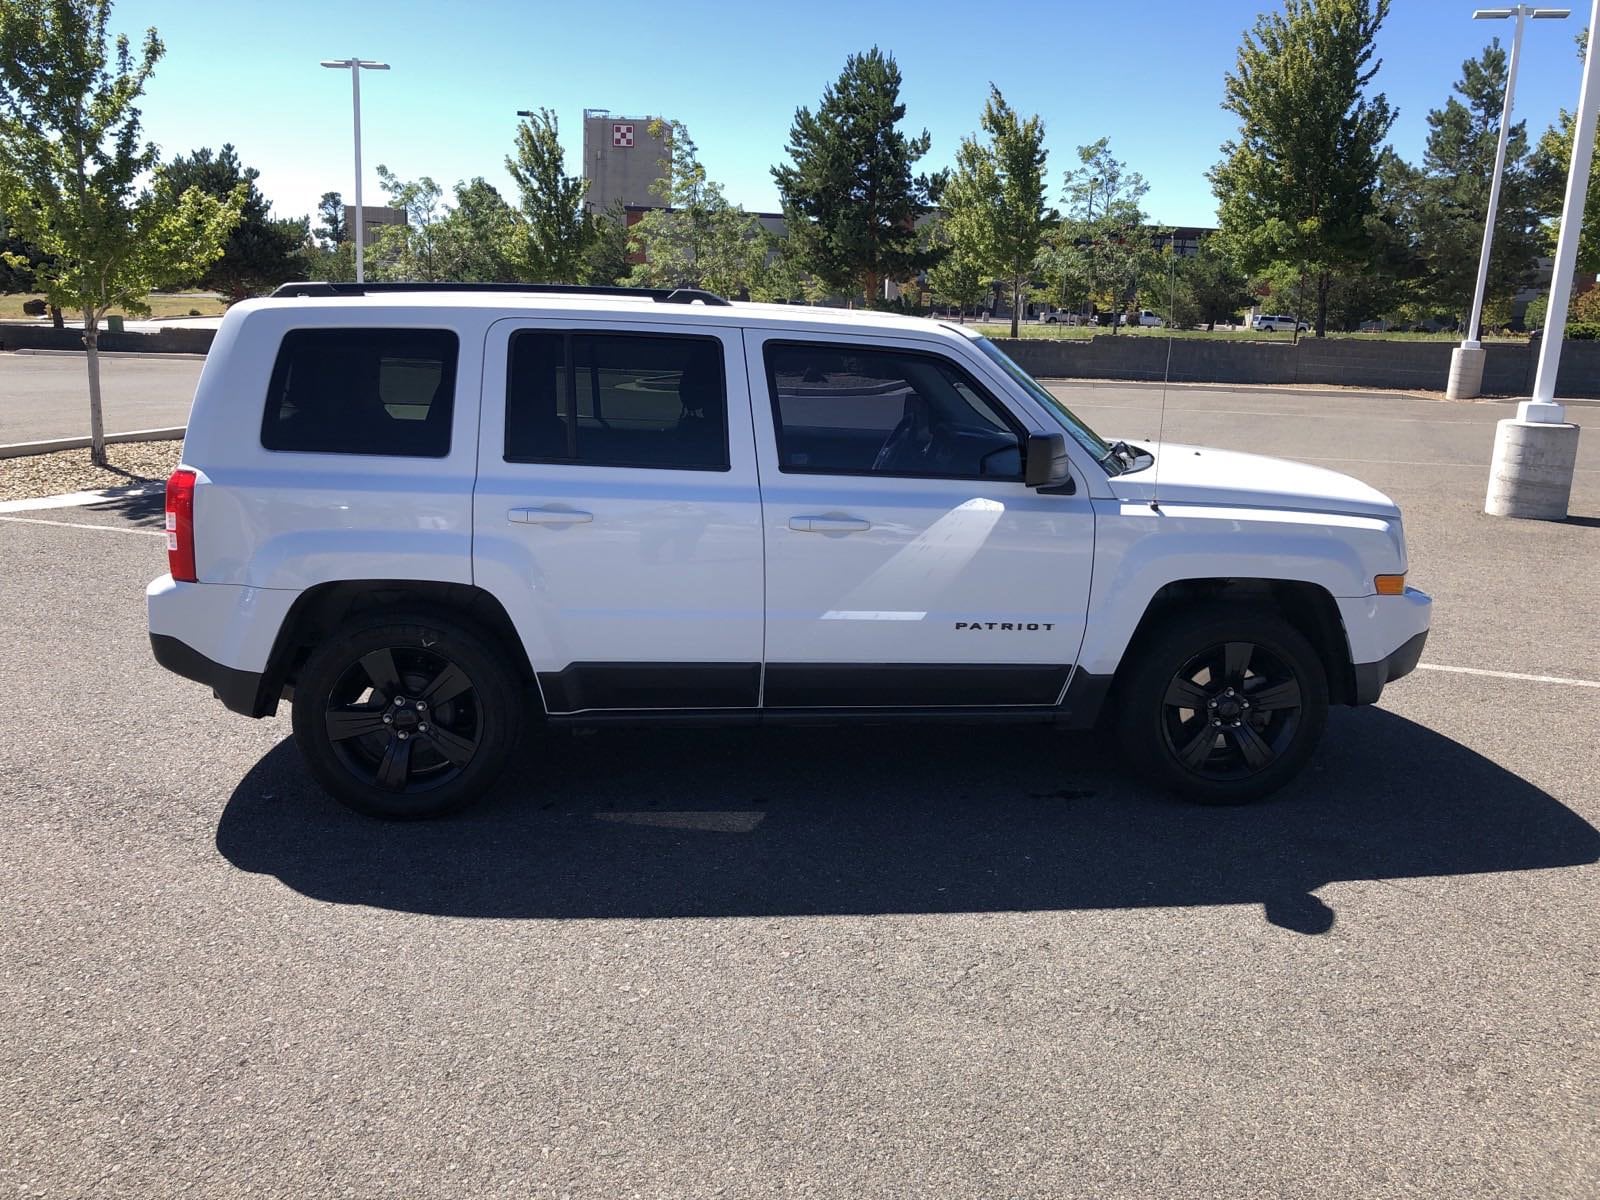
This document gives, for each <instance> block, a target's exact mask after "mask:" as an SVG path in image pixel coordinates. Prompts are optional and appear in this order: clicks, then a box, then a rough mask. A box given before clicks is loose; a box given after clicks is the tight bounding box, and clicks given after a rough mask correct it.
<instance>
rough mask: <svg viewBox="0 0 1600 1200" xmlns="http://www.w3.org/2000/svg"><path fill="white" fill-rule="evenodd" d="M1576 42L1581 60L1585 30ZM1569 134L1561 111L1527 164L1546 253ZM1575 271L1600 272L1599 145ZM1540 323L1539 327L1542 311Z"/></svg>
mask: <svg viewBox="0 0 1600 1200" xmlns="http://www.w3.org/2000/svg"><path fill="white" fill-rule="evenodd" d="M1577 42H1578V57H1579V58H1582V57H1583V56H1584V54H1585V53H1587V51H1588V48H1589V33H1588V30H1585V31H1584V32H1582V33H1580V34H1579V35H1578V38H1577ZM1572 135H1573V114H1572V113H1570V112H1568V111H1567V110H1566V109H1562V110H1561V115H1560V117H1559V118H1558V119H1557V120H1556V123H1555V124H1554V125H1552V126H1550V128H1548V129H1546V130H1545V131H1544V133H1543V134H1542V135H1541V136H1540V138H1539V144H1538V145H1537V146H1536V147H1535V148H1534V151H1533V154H1532V156H1531V157H1530V159H1529V163H1528V167H1529V180H1530V187H1531V189H1532V192H1533V203H1534V205H1535V207H1536V208H1538V209H1539V211H1540V212H1541V213H1543V214H1545V215H1547V216H1549V217H1550V218H1552V220H1551V222H1550V224H1549V225H1548V226H1547V227H1546V228H1545V231H1544V235H1545V250H1546V253H1548V254H1552V255H1553V254H1554V253H1555V242H1556V235H1557V233H1558V232H1559V228H1558V225H1559V222H1560V218H1561V202H1562V200H1563V199H1564V198H1565V196H1566V192H1567V172H1568V171H1569V170H1570V169H1571V167H1572ZM1578 271H1579V273H1581V274H1585V275H1587V274H1590V273H1593V272H1600V144H1597V145H1596V147H1595V155H1594V158H1593V160H1592V161H1591V162H1590V164H1589V186H1588V189H1587V190H1586V192H1585V195H1584V204H1583V225H1582V226H1581V227H1580V229H1579V231H1578ZM1539 322H1540V327H1542V326H1543V323H1544V316H1543V313H1542V312H1541V314H1540V318H1539ZM1524 324H1528V327H1529V328H1530V329H1531V328H1533V327H1534V326H1533V325H1532V324H1530V323H1529V322H1528V321H1527V319H1526V318H1524Z"/></svg>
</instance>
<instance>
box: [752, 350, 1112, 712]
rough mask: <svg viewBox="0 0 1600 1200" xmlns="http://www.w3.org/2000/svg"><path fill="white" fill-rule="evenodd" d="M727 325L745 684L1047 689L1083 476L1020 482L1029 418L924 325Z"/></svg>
mask: <svg viewBox="0 0 1600 1200" xmlns="http://www.w3.org/2000/svg"><path fill="white" fill-rule="evenodd" d="M745 338H746V346H747V355H746V357H747V360H748V363H749V368H750V373H751V374H750V387H751V392H752V397H753V409H754V413H755V429H756V447H757V454H758V457H759V461H760V469H761V503H762V520H763V523H764V526H765V530H766V593H767V594H766V673H765V682H764V685H763V704H764V705H765V706H767V707H768V708H817V707H825V708H831V707H841V708H860V707H903V706H907V707H918V708H921V707H940V706H956V707H969V706H972V707H988V706H1031V705H1051V704H1055V703H1057V702H1058V701H1059V700H1060V698H1061V696H1062V694H1063V691H1064V687H1065V684H1066V680H1067V677H1068V675H1069V674H1070V672H1071V669H1072V666H1073V664H1074V663H1075V661H1076V660H1077V656H1078V650H1079V648H1080V646H1081V643H1082V640H1083V631H1084V621H1085V610H1086V608H1087V603H1088V595H1089V581H1090V571H1091V567H1092V561H1093V551H1094V516H1093V512H1092V510H1091V508H1090V504H1089V498H1088V496H1087V494H1086V489H1085V488H1084V487H1083V486H1082V481H1079V484H1078V486H1077V488H1076V490H1075V492H1074V493H1073V494H1067V493H1066V492H1065V491H1064V490H1058V491H1057V492H1056V493H1054V494H1043V493H1041V492H1040V491H1036V490H1034V489H1032V488H1030V487H1028V486H1027V485H1026V484H1025V483H1024V482H1023V478H1024V462H1023V455H1024V452H1025V447H1026V438H1027V434H1028V432H1030V428H1031V427H1030V424H1029V422H1028V421H1027V420H1026V419H1024V418H1023V417H1021V416H1019V415H1018V414H1017V413H1016V412H1013V411H1012V410H1011V409H1010V408H1009V407H1008V406H1007V405H1006V404H1005V403H1004V402H1003V401H1002V400H1001V399H999V398H998V394H999V392H1000V391H1001V389H998V388H994V387H992V386H988V385H985V384H983V383H981V382H979V378H978V376H979V374H980V373H981V368H978V367H977V365H976V364H973V363H967V364H963V363H962V362H960V361H957V359H956V358H954V357H952V356H950V355H949V354H948V353H945V352H944V351H943V350H942V349H941V348H939V346H938V344H937V343H934V344H931V345H930V344H929V343H918V342H915V341H911V340H909V339H906V340H898V341H897V340H894V339H883V340H875V339H871V338H867V337H855V336H852V337H849V338H838V337H830V336H825V335H808V336H801V335H797V334H768V333H762V332H759V331H755V330H747V331H746V334H745ZM1035 431H1036V432H1049V431H1048V430H1046V429H1044V428H1043V427H1042V426H1041V427H1039V428H1038V429H1037V430H1035Z"/></svg>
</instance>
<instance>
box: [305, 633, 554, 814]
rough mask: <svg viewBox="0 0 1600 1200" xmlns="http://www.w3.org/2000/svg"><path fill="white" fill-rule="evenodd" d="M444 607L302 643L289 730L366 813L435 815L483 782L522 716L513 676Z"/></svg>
mask: <svg viewBox="0 0 1600 1200" xmlns="http://www.w3.org/2000/svg"><path fill="white" fill-rule="evenodd" d="M510 661H511V660H510V656H509V655H508V654H507V653H506V651H505V650H504V649H503V648H502V647H501V646H500V644H499V643H498V642H497V641H496V640H495V639H494V638H493V637H491V636H490V635H488V634H486V633H485V632H483V631H482V630H480V629H478V628H477V627H476V626H475V625H473V624H471V623H469V622H466V621H463V620H460V619H458V618H456V617H455V616H454V615H451V616H449V617H444V616H433V615H425V616H412V615H406V616H383V615H374V616H369V617H366V618H357V619H356V620H353V621H351V622H350V623H348V624H347V625H345V626H344V627H342V628H340V629H338V630H336V631H335V632H334V633H333V634H331V635H330V636H329V637H328V638H327V639H326V640H325V641H323V642H322V643H321V644H320V645H318V646H317V647H316V648H315V649H313V650H312V652H311V654H310V656H309V657H308V658H307V659H306V661H305V664H304V665H303V666H302V667H301V668H300V672H299V676H298V678H297V679H296V681H295V690H294V733H295V741H296V742H297V743H298V744H299V746H300V750H301V753H302V754H303V755H304V757H305V760H306V765H307V766H308V767H309V768H310V769H311V773H312V775H313V776H314V777H315V778H316V780H317V782H318V783H319V784H321V785H322V787H323V788H324V790H326V791H327V792H328V793H329V794H330V795H332V796H333V797H334V798H335V799H337V800H339V801H340V802H341V803H344V804H346V805H348V806H349V807H351V808H354V809H356V810H357V811H359V812H364V813H367V814H368V815H371V816H377V817H388V818H394V819H414V818H419V817H432V816H439V815H441V814H443V813H446V812H451V811H453V810H455V809H458V808H461V807H463V806H464V805H466V804H468V803H470V802H471V801H473V800H475V799H477V798H478V797H479V796H481V795H482V794H483V793H484V792H485V791H487V790H488V788H489V787H490V786H491V785H492V784H493V783H494V781H495V779H496V778H497V777H498V776H499V774H500V771H501V769H502V768H503V767H504V765H505V761H506V758H507V757H508V755H509V754H510V751H511V749H512V746H513V745H514V743H515V740H516V735H517V732H518V730H519V729H520V727H521V725H522V719H523V713H524V708H523V692H522V689H521V682H520V679H519V677H518V675H517V673H516V671H515V669H514V668H513V667H511V666H510V665H509V663H510Z"/></svg>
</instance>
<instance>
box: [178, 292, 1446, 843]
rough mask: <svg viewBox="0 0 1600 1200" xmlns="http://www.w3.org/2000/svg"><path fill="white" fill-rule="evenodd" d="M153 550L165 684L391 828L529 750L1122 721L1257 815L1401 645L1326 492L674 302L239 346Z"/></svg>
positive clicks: (423, 318)
mask: <svg viewBox="0 0 1600 1200" xmlns="http://www.w3.org/2000/svg"><path fill="white" fill-rule="evenodd" d="M1158 474H1159V481H1158V478H1157V476H1158ZM167 528H168V531H169V533H168V554H169V557H170V567H171V573H170V574H168V575H163V576H162V577H161V578H159V579H157V580H155V581H154V582H153V583H151V584H150V587H149V589H148V592H147V598H148V605H149V622H150V637H151V642H152V645H153V647H154V651H155V655H156V658H157V660H158V661H160V662H161V663H162V664H163V665H165V666H166V667H168V668H170V669H171V670H174V671H176V672H178V673H179V674H181V675H185V676H187V677H189V678H191V679H195V680H199V681H200V682H202V683H205V684H208V685H209V686H210V687H211V688H212V689H213V691H214V692H215V693H216V695H217V696H218V697H219V698H220V699H221V700H222V702H223V703H224V704H225V705H226V706H227V707H229V708H231V709H233V710H234V711H236V712H239V713H243V714H245V715H247V716H252V717H260V716H264V715H267V714H270V713H273V712H275V711H276V709H277V705H278V701H279V700H280V699H281V698H289V699H291V700H292V701H293V705H294V711H293V716H294V731H295V736H296V740H297V741H298V743H299V745H300V748H301V750H302V752H303V754H304V757H305V760H306V763H307V765H308V766H309V768H310V770H311V773H312V774H313V775H314V776H315V777H316V779H317V780H318V781H319V782H320V783H321V784H322V785H323V786H324V787H325V788H326V789H327V790H328V791H329V792H331V793H332V794H333V795H334V796H336V797H338V798H339V799H340V800H342V801H344V802H345V803H347V804H349V805H351V806H353V807H355V808H357V809H360V810H362V811H364V812H368V813H373V814H377V815H382V816H390V817H417V816H425V815H431V814H434V813H439V812H442V811H445V810H448V809H452V808H455V807H458V806H459V805H461V804H464V803H466V802H467V801H469V800H471V799H472V798H474V797H475V796H477V795H479V794H480V793H482V792H483V791H484V790H485V789H486V788H487V787H488V786H489V785H490V784H491V782H492V781H493V780H494V778H495V776H496V775H497V774H498V773H499V772H500V770H501V767H502V765H503V764H504V763H505V761H506V758H507V755H508V753H509V751H510V750H511V748H512V745H513V743H514V741H515V739H516V737H517V735H518V732H519V730H520V729H521V728H522V727H523V726H524V725H525V724H526V721H525V718H528V717H534V716H536V717H538V718H539V719H541V720H543V721H544V722H547V723H549V724H553V725H554V724H594V723H600V722H618V721H641V720H653V721H717V722H729V723H742V724H754V723H758V722H807V723H817V722H819V721H820V722H842V721H851V720H871V721H880V720H884V719H890V718H917V719H926V718H938V719H944V720H956V721H960V722H978V721H990V720H996V719H1003V720H1011V721H1035V722H1044V723H1049V724H1054V725H1058V726H1065V727H1073V728H1084V727H1089V726H1092V725H1094V724H1095V723H1096V722H1097V720H1100V719H1101V718H1102V717H1105V718H1107V719H1113V718H1114V720H1115V723H1116V726H1117V728H1118V729H1119V731H1120V735H1121V737H1122V739H1123V741H1124V744H1125V746H1126V747H1127V749H1128V751H1129V756H1130V759H1131V761H1133V762H1135V763H1138V764H1140V766H1141V767H1143V768H1144V769H1145V770H1147V771H1148V772H1149V773H1150V774H1151V775H1153V776H1154V778H1155V779H1157V780H1158V781H1160V782H1162V783H1164V784H1166V785H1168V786H1171V787H1173V788H1175V789H1176V790H1179V791H1182V792H1185V793H1187V794H1189V795H1191V796H1194V797H1196V798H1199V799H1201V800H1206V801H1212V802H1237V801H1243V800H1249V799H1253V798H1256V797H1259V796H1262V795H1264V794H1266V793H1268V792H1270V791H1272V790H1273V789H1275V788H1277V787H1279V786H1280V785H1282V784H1283V783H1284V782H1286V781H1287V780H1288V779H1289V778H1290V777H1291V776H1293V775H1294V774H1295V773H1296V772H1297V771H1298V770H1299V769H1300V768H1301V767H1302V766H1303V765H1304V764H1305V762H1306V760H1307V758H1308V757H1309V756H1310V755H1311V753H1312V750H1313V749H1314V747H1315V746H1316V743H1317V740H1318V738H1319V737H1320V735H1321V733H1322V729H1323V724H1324V719H1325V717H1326V714H1327V706H1328V704H1329V703H1330V702H1331V703H1337V704H1363V703H1369V702H1371V701H1373V700H1375V699H1377V697H1378V693H1379V692H1380V690H1381V689H1382V688H1383V686H1384V684H1385V683H1387V682H1388V681H1390V680H1392V679H1395V678H1398V677H1399V676H1401V675H1404V674H1406V673H1407V672H1408V671H1410V670H1411V669H1412V667H1413V666H1415V664H1416V662H1417V659H1418V657H1419V656H1420V655H1421V653H1422V644H1423V640H1424V638H1425V636H1426V633H1427V629H1428V618H1429V608H1430V601H1429V600H1428V597H1427V596H1425V595H1423V594H1422V593H1421V592H1418V591H1415V590H1412V589H1409V588H1407V587H1406V586H1405V582H1404V580H1405V572H1406V552H1405V539H1404V536H1403V534H1402V531H1401V523H1400V513H1399V511H1398V510H1397V509H1396V507H1395V506H1394V504H1393V503H1392V502H1391V501H1390V500H1389V499H1388V498H1386V497H1385V496H1383V495H1382V494H1380V493H1379V492H1377V491H1374V490H1373V489H1372V488H1370V487H1367V486H1366V485H1365V484H1363V483H1359V482H1357V481H1356V480H1354V479H1350V478H1348V477H1346V476H1343V475H1338V474H1335V473H1333V472H1332V471H1326V470H1322V469H1320V468H1317V467H1307V466H1300V465H1297V464H1293V463H1288V462H1282V461H1278V460H1274V459H1270V458H1260V457H1256V456H1254V455H1248V454H1239V453H1231V452H1225V451H1216V450H1203V449H1196V448H1194V447H1192V446H1177V445H1170V444H1169V445H1147V446H1134V445H1128V444H1126V443H1123V442H1120V441H1107V440H1105V439H1103V438H1101V437H1100V436H1099V435H1098V434H1096V433H1095V432H1094V431H1093V430H1091V429H1090V428H1089V427H1088V426H1087V425H1085V424H1084V423H1083V422H1082V421H1081V420H1079V419H1078V418H1077V417H1076V416H1074V415H1073V414H1072V413H1071V412H1070V411H1068V409H1067V408H1066V407H1065V406H1064V405H1063V404H1062V403H1061V401H1060V400H1058V399H1057V398H1056V397H1055V396H1053V395H1052V394H1051V393H1050V392H1049V391H1047V390H1046V389H1045V388H1043V387H1041V386H1040V385H1039V384H1038V383H1036V382H1035V381H1034V380H1033V379H1032V378H1031V377H1029V376H1028V375H1027V374H1026V373H1025V372H1024V371H1023V370H1021V369H1020V368H1019V367H1018V366H1017V365H1016V364H1015V363H1013V362H1012V361H1011V360H1010V359H1009V358H1007V357H1006V355H1005V354H1004V353H1003V352H1002V351H1001V350H1000V349H999V347H997V346H996V345H994V343H992V342H990V341H988V340H987V339H985V338H982V337H979V336H977V335H976V334H975V333H973V332H972V331H971V330H969V329H967V328H964V327H963V326H961V325H959V324H950V323H944V322H939V321H932V320H923V319H919V318H913V317H902V316H891V315H880V314H866V313H856V312H843V311H837V310H828V309H818V308H797V307H787V306H782V305H759V304H729V303H728V302H726V301H724V300H722V299H721V298H719V297H715V296H708V295H706V294H704V293H690V292H673V293H665V292H655V293H651V292H636V291H635V292H629V291H622V290H618V289H608V290H598V289H560V288H528V287H521V288H502V287H496V286H485V287H475V288H469V287H450V286H439V285H434V286H433V287H429V286H426V285H389V286H383V285H371V284H368V285H365V286H362V285H354V284H291V285H286V286H285V287H284V288H282V289H280V290H279V293H278V294H277V295H276V296H274V297H273V298H269V299H265V300H256V301H248V302H246V303H242V304H238V305H235V306H234V307H233V308H231V309H230V310H229V311H228V315H227V317H226V318H225V319H224V320H223V322H222V327H221V329H220V331H219V332H218V335H217V338H216V342H215V345H214V346H213V347H212V350H211V353H210V355H209V357H208V358H207V359H206V364H205V369H204V371H203V372H202V374H201V377H200V383H199V386H198V389H197V391H196V394H195V400H194V408H193V412H192V414H191V416H190V421H189V427H188V433H187V437H186V439H185V442H184V452H183V465H182V466H180V467H179V468H178V470H177V471H176V472H175V473H174V474H173V476H172V478H171V479H170V480H169V481H168V485H167Z"/></svg>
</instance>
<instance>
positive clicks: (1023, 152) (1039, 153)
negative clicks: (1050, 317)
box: [943, 83, 1045, 337]
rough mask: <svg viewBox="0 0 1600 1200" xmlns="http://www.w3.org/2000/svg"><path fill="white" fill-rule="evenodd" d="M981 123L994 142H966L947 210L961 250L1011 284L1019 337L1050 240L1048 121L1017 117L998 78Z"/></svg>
mask: <svg viewBox="0 0 1600 1200" xmlns="http://www.w3.org/2000/svg"><path fill="white" fill-rule="evenodd" d="M981 124H982V128H983V131H984V132H985V133H987V134H988V135H989V141H988V144H987V145H985V144H984V143H982V142H980V141H979V140H978V139H977V138H976V137H968V138H965V139H963V140H962V142H961V148H960V150H959V151H957V153H956V169H955V172H954V174H953V175H952V176H951V178H950V182H949V184H948V186H947V187H946V188H945V189H944V196H943V202H944V209H945V212H946V213H947V214H948V221H949V226H950V234H951V238H952V241H953V243H954V245H955V247H956V248H957V249H959V250H960V251H961V253H962V254H963V255H964V256H965V257H968V258H971V259H973V260H975V261H976V262H977V263H981V264H983V267H984V268H985V269H986V270H987V272H988V273H989V274H990V275H991V276H993V277H994V278H997V279H999V280H1001V281H1003V282H1004V284H1005V287H1006V292H1007V295H1008V297H1009V299H1010V302H1011V336H1012V337H1016V336H1017V323H1018V322H1019V321H1020V320H1021V318H1022V306H1023V302H1024V300H1025V298H1026V297H1027V294H1028V290H1029V287H1030V286H1031V284H1032V281H1033V272H1034V266H1035V262H1036V260H1037V259H1038V257H1039V251H1040V249H1041V247H1042V245H1043V242H1044V219H1045V199H1044V193H1045V182H1044V164H1045V149H1044V126H1043V124H1042V123H1041V122H1040V120H1039V118H1038V116H1036V115H1035V116H1032V117H1028V118H1027V119H1026V120H1024V119H1023V118H1022V117H1020V116H1018V114H1017V112H1016V110H1015V109H1013V108H1012V107H1011V106H1010V105H1009V104H1007V103H1006V101H1005V97H1004V96H1002V95H1001V94H1000V89H999V88H997V87H995V86H994V84H992V83H991V84H990V85H989V99H988V102H987V103H986V104H985V105H984V107H983V117H982V120H981Z"/></svg>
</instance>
